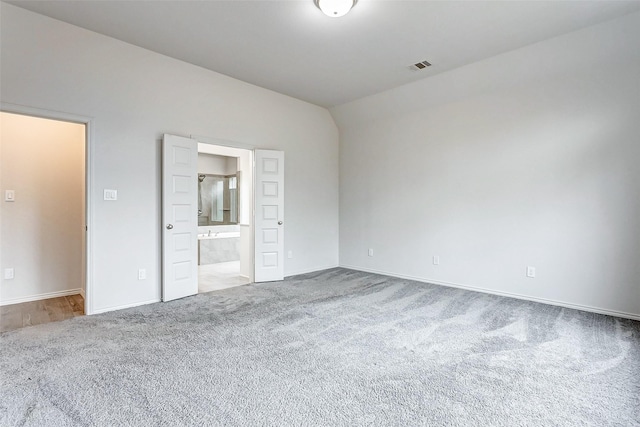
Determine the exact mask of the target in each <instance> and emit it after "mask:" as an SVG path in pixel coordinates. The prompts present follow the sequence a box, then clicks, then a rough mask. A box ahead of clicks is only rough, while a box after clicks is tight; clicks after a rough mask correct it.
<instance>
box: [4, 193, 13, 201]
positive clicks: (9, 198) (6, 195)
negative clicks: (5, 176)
mask: <svg viewBox="0 0 640 427" xmlns="http://www.w3.org/2000/svg"><path fill="white" fill-rule="evenodd" d="M4 201H5V202H15V201H16V192H15V190H5V192H4Z"/></svg>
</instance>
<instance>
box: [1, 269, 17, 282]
mask: <svg viewBox="0 0 640 427" xmlns="http://www.w3.org/2000/svg"><path fill="white" fill-rule="evenodd" d="M14 277H15V271H14V270H13V268H5V269H4V279H5V280H12V279H13V278H14Z"/></svg>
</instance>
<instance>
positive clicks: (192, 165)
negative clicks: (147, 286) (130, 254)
mask: <svg viewBox="0 0 640 427" xmlns="http://www.w3.org/2000/svg"><path fill="white" fill-rule="evenodd" d="M197 162H198V143H197V142H196V141H195V140H193V139H189V138H183V137H179V136H174V135H166V134H165V135H164V142H163V150H162V300H163V301H171V300H174V299H178V298H183V297H186V296H189V295H194V294H197V293H198V264H197V257H198V246H197V244H198V177H197Z"/></svg>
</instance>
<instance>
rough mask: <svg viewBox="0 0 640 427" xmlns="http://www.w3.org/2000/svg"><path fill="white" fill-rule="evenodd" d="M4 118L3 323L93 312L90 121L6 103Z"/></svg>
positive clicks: (0, 179) (0, 158) (0, 118)
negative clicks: (89, 285) (15, 108)
mask: <svg viewBox="0 0 640 427" xmlns="http://www.w3.org/2000/svg"><path fill="white" fill-rule="evenodd" d="M3 110H5V108H4V105H3ZM32 114H33V115H32ZM47 115H48V114H47ZM0 122H1V126H0V128H1V138H0V164H1V168H0V170H1V173H0V187H1V188H2V194H1V197H2V201H1V202H0V203H2V205H1V207H0V210H1V213H2V214H1V215H0V217H1V218H2V219H1V222H0V259H1V260H2V261H1V268H2V282H1V283H0V311H1V312H2V324H3V325H4V326H6V325H9V326H8V327H10V328H13V329H15V328H17V327H21V326H29V325H34V324H38V323H47V322H49V321H56V320H63V319H66V318H69V317H75V316H78V315H82V314H84V313H87V312H90V311H89V310H87V305H88V301H87V300H88V298H87V280H86V278H87V259H88V257H87V248H88V245H87V233H86V229H87V227H86V224H87V212H88V203H87V191H86V188H87V176H88V174H87V162H86V159H87V152H88V150H87V148H88V143H87V142H88V138H87V135H88V134H87V130H88V121H82V120H65V119H58V118H43V117H41V116H40V114H38V112H32V111H24V112H23V111H16V112H14V111H11V112H9V111H2V112H0Z"/></svg>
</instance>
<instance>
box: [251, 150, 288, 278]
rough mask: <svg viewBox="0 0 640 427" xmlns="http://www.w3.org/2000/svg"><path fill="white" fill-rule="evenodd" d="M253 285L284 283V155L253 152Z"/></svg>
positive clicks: (260, 151)
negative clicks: (254, 177)
mask: <svg viewBox="0 0 640 427" xmlns="http://www.w3.org/2000/svg"><path fill="white" fill-rule="evenodd" d="M255 162H256V163H255V164H256V168H255V173H256V181H255V182H256V186H255V198H256V199H255V278H254V280H255V282H271V281H274V280H282V279H284V152H282V151H274V150H255Z"/></svg>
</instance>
